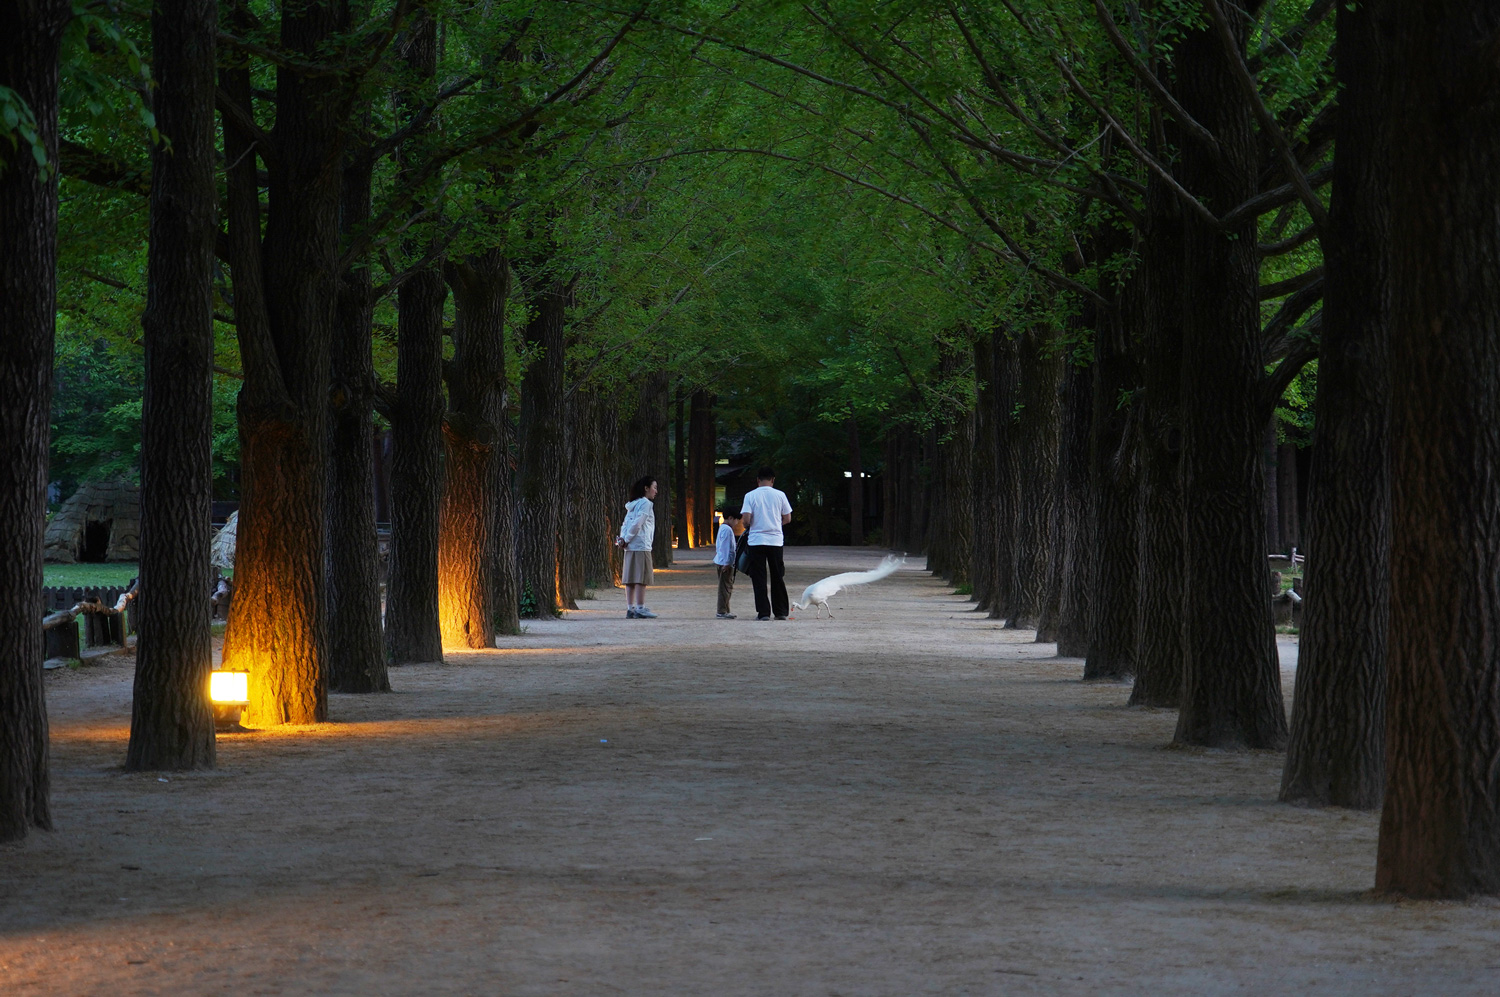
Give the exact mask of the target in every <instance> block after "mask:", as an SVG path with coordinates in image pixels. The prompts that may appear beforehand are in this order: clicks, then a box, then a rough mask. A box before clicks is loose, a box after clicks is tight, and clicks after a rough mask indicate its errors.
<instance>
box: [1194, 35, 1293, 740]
mask: <svg viewBox="0 0 1500 997" xmlns="http://www.w3.org/2000/svg"><path fill="white" fill-rule="evenodd" d="M1235 30H1236V31H1239V32H1240V33H1241V39H1240V40H1241V44H1243V37H1242V36H1243V32H1244V30H1245V29H1244V27H1243V25H1242V24H1237V25H1236V27H1235ZM1238 58H1239V56H1238V55H1232V54H1230V53H1226V51H1225V50H1224V47H1223V46H1222V45H1221V44H1220V42H1219V39H1218V38H1217V37H1216V36H1215V34H1214V32H1213V30H1212V29H1211V28H1209V29H1200V30H1194V31H1190V32H1189V33H1188V34H1187V35H1185V36H1184V37H1183V39H1182V41H1181V42H1180V43H1179V44H1178V46H1177V52H1176V59H1175V66H1176V69H1177V80H1178V85H1179V86H1180V88H1181V99H1182V103H1183V106H1184V107H1185V108H1187V109H1188V111H1189V113H1191V114H1193V115H1194V116H1195V117H1196V118H1197V119H1198V120H1199V121H1200V122H1202V123H1203V124H1204V126H1205V127H1207V128H1208V129H1210V130H1211V131H1212V132H1213V134H1214V135H1215V137H1216V138H1217V141H1218V151H1217V154H1215V153H1212V152H1210V151H1209V150H1207V149H1206V148H1203V147H1201V146H1200V145H1198V144H1185V145H1184V146H1183V149H1182V152H1181V157H1180V164H1179V167H1178V177H1179V179H1180V180H1181V181H1182V183H1183V185H1184V186H1185V187H1187V188H1188V189H1189V190H1192V191H1194V192H1195V193H1197V194H1198V195H1199V198H1200V199H1201V200H1202V201H1203V202H1204V204H1206V205H1207V206H1208V208H1209V209H1210V210H1213V211H1218V212H1227V211H1229V210H1230V209H1232V208H1234V207H1236V206H1238V205H1240V204H1243V203H1244V202H1245V201H1246V200H1248V199H1249V198H1250V197H1251V196H1252V195H1254V194H1255V193H1256V190H1257V177H1258V165H1259V147H1258V145H1257V143H1256V137H1255V129H1254V127H1253V122H1252V114H1251V110H1250V108H1249V106H1248V105H1247V104H1246V102H1245V100H1244V99H1243V97H1242V95H1241V93H1240V91H1239V87H1238V83H1237V82H1236V78H1235V72H1236V70H1235V68H1234V67H1233V65H1232V62H1231V60H1232V59H1238ZM1255 237H1256V229H1255V223H1254V220H1253V219H1251V220H1247V221H1245V222H1243V223H1241V224H1239V225H1238V226H1237V227H1235V228H1233V229H1232V230H1231V231H1221V230H1219V229H1217V228H1214V227H1211V226H1210V225H1208V224H1207V223H1206V222H1204V221H1203V220H1201V219H1200V218H1198V217H1197V216H1196V215H1192V214H1191V213H1187V212H1185V213H1184V222H1183V264H1182V270H1181V274H1180V276H1179V278H1178V279H1179V280H1180V281H1181V282H1182V286H1183V289H1184V290H1183V306H1184V307H1183V347H1182V425H1183V465H1182V480H1183V509H1184V511H1185V523H1186V526H1185V528H1184V535H1183V540H1184V542H1183V593H1184V595H1183V625H1184V628H1185V635H1186V636H1185V639H1184V667H1183V683H1182V698H1181V706H1180V712H1179V714H1178V718H1177V720H1178V722H1177V733H1176V738H1175V740H1176V741H1177V743H1180V744H1192V745H1201V746H1204V747H1225V748H1281V747H1283V746H1284V745H1285V743H1286V730H1287V727H1286V714H1285V711H1284V709H1283V706H1282V698H1281V669H1280V666H1279V664H1278V661H1277V656H1276V641H1275V633H1274V628H1273V626H1272V622H1271V601H1270V599H1269V598H1268V595H1267V590H1266V585H1267V582H1266V545H1265V531H1264V529H1263V523H1264V519H1263V516H1264V510H1263V507H1262V504H1261V503H1262V497H1263V495H1264V488H1265V474H1264V468H1263V467H1262V464H1261V458H1260V445H1261V434H1262V432H1263V430H1264V428H1265V419H1266V418H1267V416H1268V415H1269V408H1268V407H1267V406H1266V405H1265V404H1264V402H1263V398H1262V394H1263V390H1264V378H1265V367H1266V356H1265V345H1264V341H1263V336H1262V332H1261V322H1260V303H1259V287H1260V278H1259V272H1260V259H1259V256H1258V253H1257V251H1256V241H1255Z"/></svg>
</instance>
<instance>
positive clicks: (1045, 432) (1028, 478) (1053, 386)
mask: <svg viewBox="0 0 1500 997" xmlns="http://www.w3.org/2000/svg"><path fill="white" fill-rule="evenodd" d="M1056 338H1057V331H1056V330H1055V329H1052V328H1048V327H1045V326H1032V327H1030V328H1028V329H1027V330H1026V331H1025V332H1023V333H1022V334H1021V335H1020V336H1019V337H1017V341H1016V348H1017V357H1018V367H1017V371H1018V381H1019V393H1018V397H1017V402H1018V412H1017V418H1016V426H1015V433H1016V443H1017V445H1018V446H1019V447H1020V450H1019V452H1018V454H1017V456H1018V458H1019V459H1020V461H1022V462H1024V465H1023V466H1024V470H1021V468H1020V467H1018V468H1017V472H1018V473H1017V474H1016V515H1015V519H1014V524H1015V525H1014V529H1013V531H1012V534H1011V536H1012V538H1013V540H1014V547H1015V556H1014V557H1013V558H1012V560H1011V577H1010V583H1009V585H1008V586H1007V589H1008V590H1009V593H1008V594H1009V603H1010V612H1009V614H1008V615H1007V617H1006V620H1005V626H1006V628H1007V629H1011V630H1035V629H1036V628H1037V625H1038V624H1039V623H1040V622H1041V617H1042V608H1043V605H1044V604H1045V602H1046V599H1047V581H1048V578H1049V577H1050V575H1051V568H1052V540H1053V537H1052V528H1053V525H1054V524H1053V520H1052V501H1053V498H1054V495H1055V482H1056V478H1057V456H1058V450H1057V447H1058V430H1059V424H1060V421H1061V413H1060V411H1059V409H1058V386H1059V383H1060V381H1061V378H1062V368H1063V360H1062V356H1061V354H1060V353H1059V352H1058V350H1057V348H1056V342H1055V340H1056Z"/></svg>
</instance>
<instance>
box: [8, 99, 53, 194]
mask: <svg viewBox="0 0 1500 997" xmlns="http://www.w3.org/2000/svg"><path fill="white" fill-rule="evenodd" d="M0 124H3V125H4V129H3V130H0V142H3V143H4V144H0V173H3V172H4V171H5V166H6V163H7V160H6V156H5V147H6V145H9V147H10V154H11V155H15V154H16V153H18V152H20V150H21V148H22V145H23V144H24V145H25V146H26V149H27V153H29V154H30V155H31V157H32V158H33V159H35V160H36V164H37V165H38V166H40V167H41V168H42V170H43V171H46V170H47V169H49V168H50V167H49V164H48V162H47V147H46V146H45V145H43V144H42V139H41V136H40V135H39V134H37V129H36V115H35V114H33V113H32V111H31V107H30V105H28V104H27V103H26V101H25V100H23V99H22V97H21V95H20V94H18V93H16V92H15V91H14V90H12V89H11V88H10V87H6V86H0ZM27 153H21V154H22V155H25V154H27Z"/></svg>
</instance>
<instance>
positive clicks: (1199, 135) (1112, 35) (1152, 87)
mask: <svg viewBox="0 0 1500 997" xmlns="http://www.w3.org/2000/svg"><path fill="white" fill-rule="evenodd" d="M1094 11H1095V13H1096V14H1097V15H1098V20H1099V24H1100V25H1101V26H1103V28H1104V33H1105V34H1106V35H1108V36H1109V40H1110V42H1112V43H1113V44H1114V46H1115V48H1116V49H1118V50H1119V52H1120V54H1121V55H1123V56H1124V57H1125V61H1126V63H1128V64H1129V66H1130V69H1131V71H1132V72H1134V73H1135V75H1136V76H1137V78H1139V79H1140V81H1141V82H1142V83H1144V84H1145V85H1146V89H1147V90H1149V91H1151V94H1152V96H1154V97H1155V98H1156V100H1157V103H1159V104H1161V106H1162V108H1163V109H1165V110H1166V112H1167V113H1168V114H1170V115H1172V117H1174V118H1176V119H1177V123H1178V124H1179V125H1181V126H1182V130H1183V131H1184V132H1185V133H1186V134H1188V135H1190V136H1192V137H1193V138H1194V139H1196V140H1197V141H1198V142H1200V143H1202V144H1203V145H1204V146H1206V147H1207V148H1208V149H1209V151H1210V152H1212V153H1213V154H1214V155H1215V156H1220V155H1221V152H1220V150H1219V140H1218V139H1216V138H1214V134H1213V132H1211V131H1209V130H1208V129H1207V128H1205V127H1203V125H1201V124H1199V123H1198V119H1197V118H1194V117H1193V116H1192V115H1191V114H1189V113H1188V112H1187V108H1185V107H1183V106H1182V105H1181V104H1179V103H1177V98H1175V97H1173V96H1172V94H1171V91H1169V90H1168V89H1167V88H1166V87H1165V86H1163V85H1162V82H1161V80H1159V79H1157V78H1156V74H1155V73H1153V72H1152V71H1151V69H1150V67H1149V66H1147V65H1146V64H1145V63H1144V62H1142V61H1141V59H1140V56H1138V55H1136V54H1135V49H1133V48H1131V47H1130V42H1129V41H1128V40H1127V39H1126V38H1125V36H1124V35H1123V34H1121V33H1120V28H1119V25H1117V24H1115V19H1114V18H1113V17H1112V16H1111V15H1110V13H1109V8H1108V7H1106V6H1104V0H1094Z"/></svg>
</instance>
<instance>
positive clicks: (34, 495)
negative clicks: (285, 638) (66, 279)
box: [0, 0, 206, 841]
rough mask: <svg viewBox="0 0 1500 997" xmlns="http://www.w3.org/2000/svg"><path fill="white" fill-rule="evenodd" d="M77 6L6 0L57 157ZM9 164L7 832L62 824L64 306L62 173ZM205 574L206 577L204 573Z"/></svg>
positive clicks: (0, 289)
mask: <svg viewBox="0 0 1500 997" xmlns="http://www.w3.org/2000/svg"><path fill="white" fill-rule="evenodd" d="M71 15H72V5H71V4H69V3H65V2H57V0H19V2H16V3H9V4H6V5H5V6H4V7H0V32H3V34H0V37H4V38H5V44H4V45H3V46H0V80H4V81H5V85H6V86H9V87H11V88H12V89H13V90H15V91H16V92H17V93H18V94H19V95H20V96H21V99H22V100H24V101H26V104H27V106H28V107H30V108H31V111H32V113H33V114H34V115H35V116H36V125H37V136H38V138H39V140H40V141H41V143H42V145H43V147H44V148H45V149H46V152H47V161H48V162H49V163H56V162H57V86H58V47H59V45H60V43H61V39H62V33H63V28H64V26H66V25H67V23H68V20H69V18H70V17H71ZM6 152H7V155H6V159H7V160H8V161H7V163H6V164H5V168H4V169H3V170H0V547H3V548H4V551H5V554H4V556H3V557H0V634H4V635H5V636H4V639H3V640H0V841H16V840H18V839H20V838H24V837H26V832H27V831H28V830H30V829H31V828H33V827H40V828H42V829H44V830H51V828H52V813H51V808H50V805H49V801H48V793H49V785H50V775H49V771H48V763H47V702H46V698H45V695H44V693H43V687H42V658H43V657H44V655H43V653H42V649H43V646H44V643H43V639H42V621H41V617H40V606H39V605H38V603H39V596H38V593H40V592H41V589H42V529H43V526H44V525H45V523H46V514H47V500H46V488H47V442H48V431H47V428H48V420H49V417H50V414H51V402H52V348H53V340H54V328H55V325H54V323H55V321H56V315H57V173H56V172H55V171H50V172H46V173H44V172H43V171H42V170H41V168H40V167H39V166H38V165H37V163H36V161H35V160H34V159H33V158H32V156H31V150H29V149H26V148H24V147H23V148H19V149H16V150H9V149H8V150H6ZM205 581H206V579H205Z"/></svg>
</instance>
